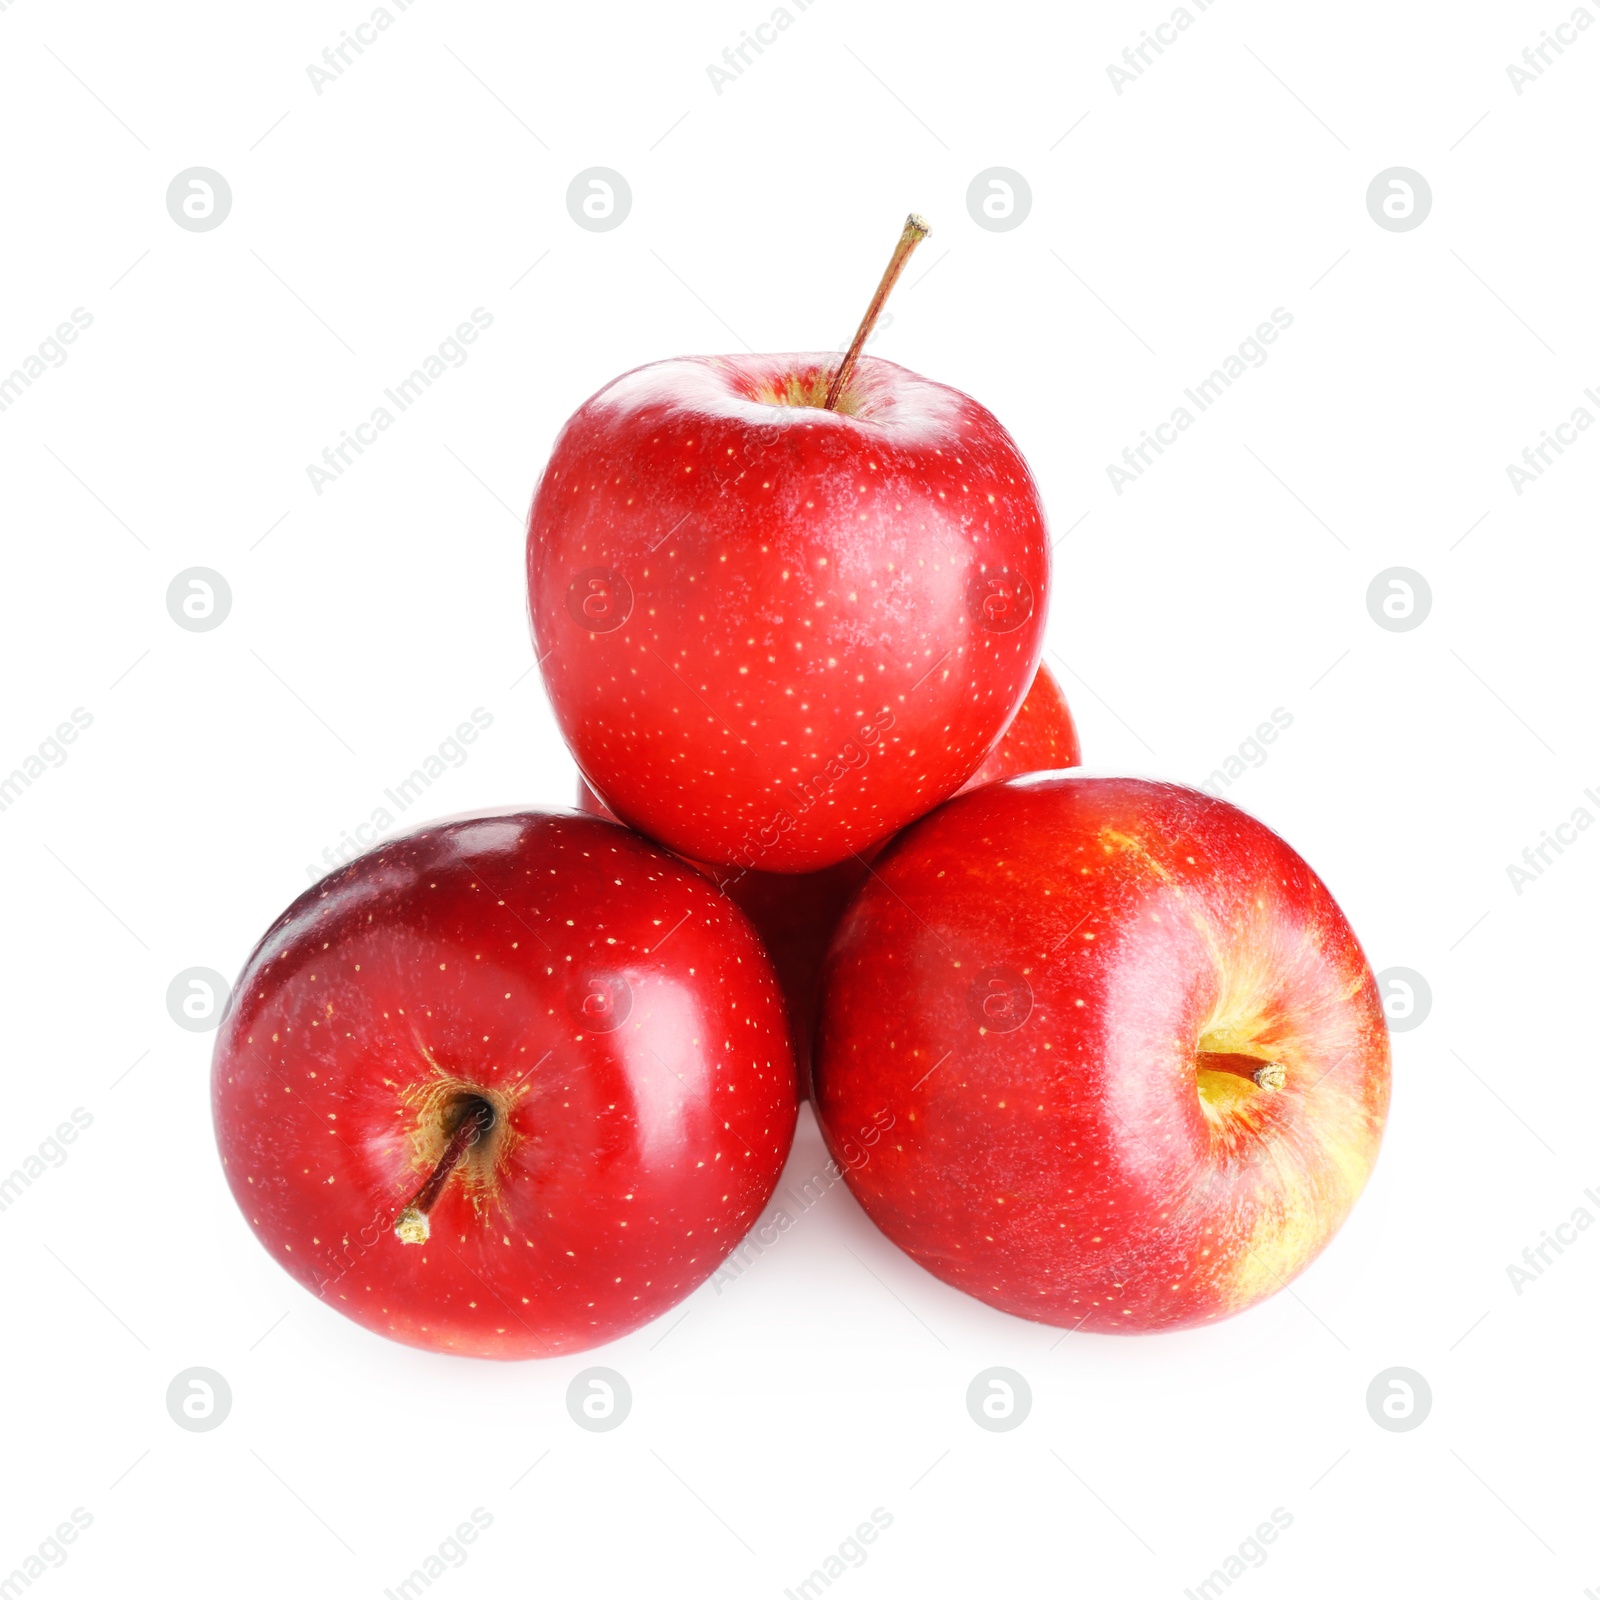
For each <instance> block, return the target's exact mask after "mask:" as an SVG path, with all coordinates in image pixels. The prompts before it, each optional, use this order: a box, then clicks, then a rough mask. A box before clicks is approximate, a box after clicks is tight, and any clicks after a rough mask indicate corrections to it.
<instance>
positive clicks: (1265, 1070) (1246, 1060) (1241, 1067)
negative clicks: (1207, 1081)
mask: <svg viewBox="0 0 1600 1600" xmlns="http://www.w3.org/2000/svg"><path fill="white" fill-rule="evenodd" d="M1197 1065H1199V1066H1201V1067H1204V1068H1205V1069H1206V1070H1207V1071H1209V1072H1230V1073H1232V1074H1233V1075H1234V1076H1235V1077H1237V1078H1248V1079H1249V1080H1250V1081H1251V1082H1252V1083H1253V1084H1254V1085H1255V1086H1256V1087H1257V1088H1258V1089H1281V1088H1282V1087H1283V1086H1284V1084H1286V1083H1287V1082H1288V1081H1289V1073H1288V1069H1287V1068H1286V1067H1284V1065H1283V1064H1282V1063H1281V1062H1278V1061H1263V1060H1262V1059H1261V1058H1260V1057H1259V1056H1246V1055H1239V1054H1237V1053H1236V1052H1233V1051H1209V1050H1208V1051H1206V1052H1204V1053H1203V1054H1202V1055H1201V1057H1200V1059H1199V1061H1198V1063H1197Z"/></svg>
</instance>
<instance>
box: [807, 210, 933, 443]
mask: <svg viewBox="0 0 1600 1600" xmlns="http://www.w3.org/2000/svg"><path fill="white" fill-rule="evenodd" d="M932 231H933V230H932V229H931V228H930V227H929V226H928V224H927V223H926V222H924V221H923V220H922V218H921V217H919V216H918V215H917V214H916V212H915V211H913V212H912V213H911V214H910V216H908V217H907V218H906V225H905V227H904V228H902V229H901V230H900V242H899V243H898V244H897V245H895V247H894V254H893V255H892V256H890V257H889V265H888V266H886V267H885V268H884V269H883V276H882V277H881V278H880V279H879V280H878V287H877V290H876V292H875V293H874V294H873V296H872V302H871V304H870V305H868V307H867V314H866V315H865V316H864V317H863V318H862V319H861V326H860V327H858V328H857V329H856V336H855V338H853V339H852V340H851V341H850V348H849V349H848V350H846V351H845V353H844V360H843V361H841V362H840V363H839V370H838V371H837V372H835V373H834V375H833V382H832V383H830V384H829V385H828V397H827V399H825V400H824V401H823V402H822V408H823V410H824V411H834V410H837V408H838V405H839V396H840V395H842V394H843V393H844V386H845V385H846V384H847V383H848V382H849V381H850V374H851V373H852V372H854V371H855V366H856V359H857V357H858V356H860V354H861V347H862V346H863V345H864V344H865V343H866V342H867V340H868V339H869V338H870V337H871V334H872V329H873V326H874V324H875V323H876V322H877V320H878V317H879V314H880V313H881V312H882V310H883V303H884V301H886V300H887V299H888V298H889V294H890V291H891V290H892V289H893V288H894V286H895V283H896V281H897V280H898V278H899V277H900V274H901V273H902V272H904V271H905V267H906V262H908V261H909V260H910V259H911V252H912V251H913V250H915V249H916V248H917V246H918V245H919V244H921V243H922V241H923V240H924V239H926V238H927V237H928V235H929V234H930V233H931V232H932Z"/></svg>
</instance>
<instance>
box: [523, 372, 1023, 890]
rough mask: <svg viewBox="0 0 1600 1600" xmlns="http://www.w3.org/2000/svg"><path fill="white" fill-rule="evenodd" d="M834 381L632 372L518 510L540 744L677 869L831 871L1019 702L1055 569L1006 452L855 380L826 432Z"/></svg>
mask: <svg viewBox="0 0 1600 1600" xmlns="http://www.w3.org/2000/svg"><path fill="white" fill-rule="evenodd" d="M837 361H838V357H837V356H834V355H776V356H715V357H713V356H705V357H685V358H682V359H679V360H674V361H663V362H657V363H656V364H654V365H652V366H647V367H641V368H638V369H637V370H636V371H633V372H630V373H627V374H625V375H624V376H623V377H621V378H618V379H616V380H615V381H614V382H613V383H611V384H609V385H608V386H607V387H606V388H604V389H602V390H601V391H600V392H599V393H598V394H597V395H595V396H594V397H593V398H592V399H590V400H589V401H587V402H586V403H585V404H584V405H583V406H581V407H580V408H579V410H578V411H577V412H576V413H575V414H574V415H573V416H572V418H571V419H570V420H569V421H568V423H567V425H566V427H565V428H564V429H563V430H562V432H561V436H560V437H559V438H558V439H557V441H556V445H555V449H554V451H553V453H552V454H551V457H550V461H549V463H548V465H547V466H546V468H545V470H544V473H543V476H542V477H541V479H540V481H539V486H538V489H537V491H536V492H535V495H534V500H533V508H532V512H531V515H530V519H529V527H528V545H527V562H528V595H529V609H530V613H531V617H532V623H533V634H534V642H535V647H536V649H537V652H538V657H539V660H540V663H541V666H542V670H543V673H544V679H545V686H546V688H547V690H548V691H549V694H550V699H551V702H552V704H553V706H554V708H555V713H556V718H557V720H558V722H559V723H560V726H561V731H562V733H563V734H564V735H565V737H566V740H567V743H568V745H569V746H570V747H571V749H572V752H573V755H574V758H575V759H576V761H577V763H578V767H579V769H580V770H581V771H582V773H583V774H584V776H585V778H586V779H587V780H588V782H589V785H590V787H591V788H593V789H594V791H595V793H596V794H598V795H599V796H600V797H601V798H602V799H603V800H604V801H605V804H606V806H607V807H608V808H609V809H610V811H611V812H612V813H613V814H614V815H615V816H617V817H620V818H621V819H622V820H623V821H625V822H627V823H628V824H629V825H630V826H632V827H635V828H638V829H639V830H640V831H642V832H644V833H646V834H648V835H649V836H650V837H651V838H652V839H656V840H658V841H660V842H661V843H662V844H665V845H668V846H670V847H671V848H672V849H673V850H676V851H678V852H679V853H680V854H682V855H685V856H689V857H692V858H693V859H695V860H697V861H708V862H714V863H716V864H718V865H736V866H740V867H745V868H753V867H759V868H760V869H761V870H762V871H766V872H809V871H814V870H816V869H819V868H822V867H827V866H831V865H833V864H834V863H835V862H839V861H843V860H846V859H848V858H849V857H850V856H851V855H852V854H854V853H855V852H857V851H861V850H864V849H866V848H867V847H868V846H869V845H872V844H874V843H876V842H877V841H878V840H880V839H883V838H886V837H887V836H888V835H889V834H891V833H893V832H895V831H896V830H897V829H899V828H901V827H904V826H905V824H907V823H908V822H911V821H913V820H914V819H915V818H917V817H919V816H921V815H922V814H923V813H924V812H926V811H927V810H929V809H930V808H931V807H932V806H934V805H936V804H938V802H939V801H941V800H943V799H945V798H946V797H948V796H949V795H951V794H954V793H955V791H956V790H957V789H959V788H960V787H961V785H962V784H963V783H964V782H965V781H966V780H967V778H969V777H970V776H971V775H972V773H973V772H974V771H975V770H976V769H977V767H978V766H979V764H980V763H981V762H982V761H983V759H984V757H985V756H986V755H987V753H988V751H989V749H990V747H991V746H992V745H993V744H994V742H995V741H996V739H998V738H999V736H1000V733H1001V731H1002V730H1003V729H1004V728H1005V727H1006V725H1007V724H1008V723H1009V722H1010V721H1011V718H1012V716H1013V715H1014V713H1015V712H1016V710H1017V707H1018V706H1019V705H1020V704H1021V703H1022V699H1023V696H1024V695H1025V694H1026V692H1027V689H1028V685H1029V684H1030V683H1031V682H1032V680H1033V673H1034V667H1035V666H1036V664H1037V662H1038V658H1039V651H1040V648H1041V645H1042V638H1043V626H1044V617H1045V610H1046V606H1047V602H1048V598H1049V584H1050V546H1049V538H1048V534H1047V532H1046V527H1045V519H1044V513H1043V511H1042V509H1041V507H1040V504H1039V498H1038V494H1037V491H1036V489H1035V486H1034V482H1033V478H1032V475H1031V474H1030V473H1029V471H1028V467H1027V464H1026V463H1025V462H1024V461H1023V459H1022V456H1021V454H1020V452H1019V451H1018V450H1017V447H1016V445H1015V444H1014V443H1013V442H1012V440H1011V437H1010V435H1009V434H1007V433H1006V431H1005V429H1004V428H1003V427H1001V425H1000V423H999V422H998V421H997V420H996V419H995V418H994V417H993V416H992V415H991V414H990V413H989V412H988V411H986V410H985V409H984V408H983V407H982V406H980V405H979V404H977V402H976V401H974V400H971V399H969V398H968V397H967V396H965V395H963V394H959V393H958V392H957V391H955V390H953V389H949V388H946V387H944V386H943V385H941V384H936V383H931V382H929V381H928V380H927V379H925V378H920V377H918V376H917V375H916V374H915V373H912V372H907V371H906V370H905V369H903V368H901V367H897V366H894V365H892V364H891V363H889V362H886V361H880V360H877V359H875V358H871V357H868V358H865V359H863V360H862V361H861V362H860V364H859V365H858V367H857V369H856V372H855V375H854V376H853V377H852V379H851V381H850V383H849V385H848V386H847V389H846V393H845V396H844V399H843V401H842V406H841V409H840V410H837V411H826V410H823V409H822V408H821V407H820V405H819V404H817V403H815V402H816V401H818V400H820V398H821V392H822V390H823V389H825V387H826V382H827V378H828V376H829V375H830V374H831V372H832V370H833V367H834V365H835V364H836V363H837ZM807 401H810V402H811V403H805V402H807Z"/></svg>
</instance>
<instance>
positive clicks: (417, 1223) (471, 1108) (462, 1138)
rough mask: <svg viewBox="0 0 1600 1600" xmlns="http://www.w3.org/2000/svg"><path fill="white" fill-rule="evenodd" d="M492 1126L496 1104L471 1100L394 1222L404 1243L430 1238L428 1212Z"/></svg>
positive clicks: (424, 1240)
mask: <svg viewBox="0 0 1600 1600" xmlns="http://www.w3.org/2000/svg"><path fill="white" fill-rule="evenodd" d="M493 1126H494V1107H493V1106H491V1105H490V1104H489V1102H488V1101H487V1100H479V1099H477V1098H476V1097H473V1098H472V1099H471V1100H469V1101H468V1102H467V1108H466V1111H465V1113H464V1114H463V1115H462V1118H461V1120H460V1122H458V1123H457V1124H456V1130H455V1132H454V1133H452V1134H451V1135H450V1142H449V1143H448V1144H446V1145H445V1147H444V1154H443V1155H441V1156H440V1157H439V1160H438V1163H437V1165H436V1166H435V1167H434V1169H433V1171H432V1172H431V1173H429V1174H428V1180H427V1182H426V1183H424V1184H423V1186H422V1187H421V1188H420V1189H418V1190H417V1192H416V1194H414V1195H413V1196H412V1197H411V1200H410V1202H409V1204H407V1206H406V1208H405V1209H404V1210H403V1211H402V1212H401V1213H400V1216H399V1219H398V1220H397V1221H396V1223H395V1225H394V1231H395V1235H396V1237H397V1238H398V1239H399V1240H400V1242H401V1243H402V1244H426V1243H427V1242H428V1234H429V1232H430V1231H431V1230H430V1225H429V1222H428V1213H429V1212H430V1211H431V1210H432V1209H433V1206H434V1202H435V1201H436V1200H437V1199H438V1198H439V1196H440V1195H441V1194H443V1193H444V1186H445V1184H447V1183H448V1182H449V1181H450V1174H451V1173H452V1172H454V1171H455V1169H456V1167H457V1166H458V1165H460V1162H461V1158H462V1157H463V1156H464V1155H465V1154H466V1153H467V1151H468V1150H470V1149H471V1148H472V1147H473V1145H475V1144H476V1143H477V1142H478V1140H479V1139H481V1138H482V1137H483V1136H484V1134H486V1133H487V1132H488V1131H489V1129H490V1128H491V1127H493Z"/></svg>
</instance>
